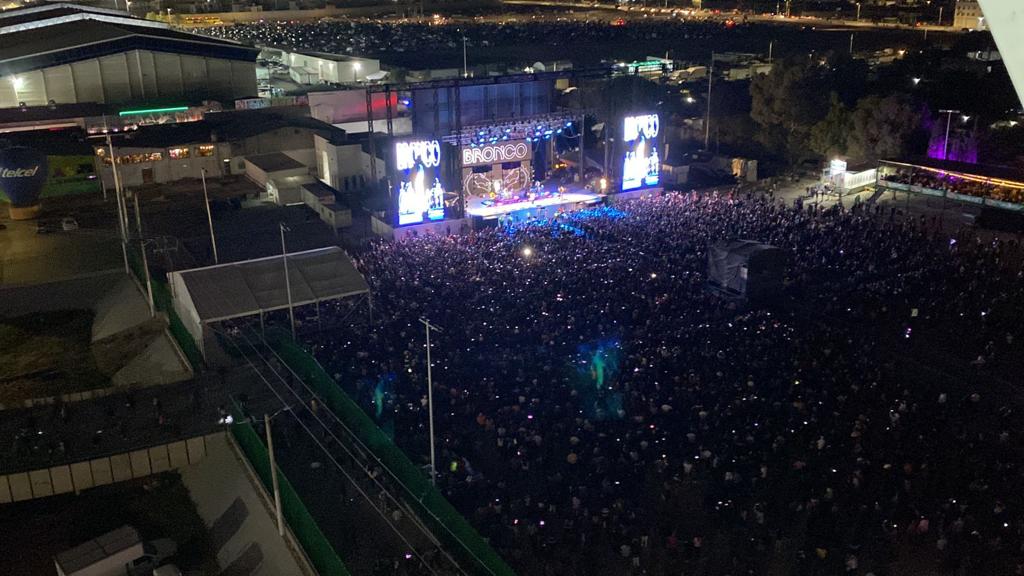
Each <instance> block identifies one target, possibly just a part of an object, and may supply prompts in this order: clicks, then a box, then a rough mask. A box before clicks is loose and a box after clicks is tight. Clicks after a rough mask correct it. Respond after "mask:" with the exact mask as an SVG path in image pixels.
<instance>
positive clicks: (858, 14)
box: [857, 2, 860, 22]
mask: <svg viewBox="0 0 1024 576" xmlns="http://www.w3.org/2000/svg"><path fill="white" fill-rule="evenodd" d="M857 22H860V2H857Z"/></svg>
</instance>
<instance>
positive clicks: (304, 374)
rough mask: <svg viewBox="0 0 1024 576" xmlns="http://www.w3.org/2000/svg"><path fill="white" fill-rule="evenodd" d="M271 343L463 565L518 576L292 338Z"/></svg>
mask: <svg viewBox="0 0 1024 576" xmlns="http://www.w3.org/2000/svg"><path fill="white" fill-rule="evenodd" d="M267 335H268V338H267V341H268V342H269V343H270V345H271V346H272V347H273V348H274V349H275V350H276V351H277V353H278V354H280V355H281V358H282V359H283V360H284V362H285V363H286V364H288V366H290V367H291V369H292V370H294V371H295V373H296V374H298V375H299V376H300V377H301V378H302V379H303V380H305V381H306V382H307V383H309V385H310V386H312V387H313V389H314V390H315V391H316V393H317V394H318V395H319V396H320V397H321V398H322V399H323V400H324V402H325V403H326V404H327V407H328V408H330V410H331V411H332V412H334V414H335V415H336V416H337V417H338V418H339V419H340V420H341V421H342V422H343V423H344V424H345V426H347V427H348V429H349V430H351V431H352V433H353V434H354V435H355V436H356V437H357V438H358V439H359V440H360V441H361V442H362V443H363V444H364V445H365V446H366V447H367V448H368V449H369V450H370V451H371V452H372V453H373V455H374V456H375V457H376V458H377V459H379V460H380V462H381V463H382V464H383V465H384V466H386V467H387V468H388V469H389V470H391V472H392V473H393V474H394V475H395V476H396V477H397V479H398V481H399V482H401V483H402V484H404V485H405V488H406V489H407V490H408V492H409V496H411V497H409V498H406V499H405V500H406V503H407V504H408V505H409V506H411V507H412V508H413V509H414V510H415V512H416V513H417V514H418V516H419V517H420V518H421V519H422V520H423V521H424V522H425V523H426V524H427V525H428V526H429V527H430V529H431V530H432V531H433V532H434V534H435V535H436V536H437V537H438V538H439V539H440V540H441V542H442V543H443V544H444V545H445V549H446V550H448V551H449V553H451V554H452V555H453V556H454V557H455V558H457V559H458V560H459V563H460V565H462V566H463V567H465V568H466V569H467V570H468V571H469V572H471V573H474V574H481V575H484V574H486V575H494V576H514V572H513V571H512V569H511V568H510V567H509V566H508V564H506V563H505V561H504V560H502V559H501V557H500V556H499V555H498V553H497V552H495V551H494V549H493V548H491V546H490V545H489V544H488V543H487V542H486V541H484V539H483V538H482V537H481V536H480V534H478V533H477V531H476V530H475V529H473V527H472V526H470V524H469V522H467V521H466V519H465V518H464V517H463V516H462V515H461V514H459V512H458V511H457V510H455V508H454V507H453V506H452V505H451V503H449V502H448V500H447V499H445V497H444V496H442V495H441V493H440V492H439V491H438V490H437V489H436V488H434V487H433V486H431V484H430V481H429V479H428V478H427V476H426V474H424V473H423V472H422V471H421V470H420V469H419V468H417V467H416V465H414V464H413V463H412V462H411V461H410V460H409V458H408V457H407V456H406V455H405V453H404V452H402V451H401V450H399V449H398V447H397V446H395V445H394V443H393V442H391V440H390V439H389V438H388V437H387V436H386V435H385V434H384V432H382V431H381V429H380V428H378V427H377V425H376V424H375V423H374V422H373V420H371V419H370V417H369V416H368V415H367V414H366V412H364V411H363V409H362V408H360V407H359V405H358V404H356V403H355V402H354V401H353V400H352V399H351V398H349V396H348V394H346V393H345V392H344V391H342V389H341V388H340V387H339V386H338V385H337V384H336V383H335V382H334V380H333V379H332V378H331V377H330V376H329V375H328V374H327V373H326V372H324V370H323V369H322V368H321V367H320V365H319V364H318V363H317V362H316V360H314V359H313V357H312V356H310V355H309V354H308V353H307V352H306V351H305V350H303V349H302V348H300V347H299V346H298V345H296V344H295V342H294V341H293V340H291V338H290V337H289V336H288V335H287V334H284V333H281V332H278V331H270V330H268V331H267Z"/></svg>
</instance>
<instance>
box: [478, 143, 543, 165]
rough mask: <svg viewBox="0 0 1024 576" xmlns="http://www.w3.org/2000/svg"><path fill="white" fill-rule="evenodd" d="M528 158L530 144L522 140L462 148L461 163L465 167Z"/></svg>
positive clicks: (519, 160) (518, 160)
mask: <svg viewBox="0 0 1024 576" xmlns="http://www.w3.org/2000/svg"><path fill="white" fill-rule="evenodd" d="M529 158H530V146H529V145H528V144H527V143H526V142H524V141H522V140H519V141H510V142H499V143H497V144H488V145H486V146H477V147H474V148H463V149H462V165H463V166H465V167H470V166H485V165H488V164H501V163H503V162H521V161H523V160H529Z"/></svg>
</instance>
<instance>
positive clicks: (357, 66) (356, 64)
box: [352, 62, 363, 84]
mask: <svg viewBox="0 0 1024 576" xmlns="http://www.w3.org/2000/svg"><path fill="white" fill-rule="evenodd" d="M362 67H363V65H362V64H360V63H359V62H353V63H352V83H353V84H355V83H357V82H359V78H358V74H359V70H360V69H361V68H362Z"/></svg>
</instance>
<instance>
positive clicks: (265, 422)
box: [263, 413, 284, 536]
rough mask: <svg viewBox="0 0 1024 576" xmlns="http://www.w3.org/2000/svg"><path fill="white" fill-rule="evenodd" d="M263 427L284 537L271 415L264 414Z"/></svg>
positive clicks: (278, 525)
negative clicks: (271, 430)
mask: <svg viewBox="0 0 1024 576" xmlns="http://www.w3.org/2000/svg"><path fill="white" fill-rule="evenodd" d="M263 427H264V428H266V432H267V454H268V455H269V456H270V479H271V484H272V485H273V487H274V510H275V512H276V513H277V535H278V536H284V517H283V516H282V515H281V487H280V486H279V484H278V481H277V460H276V459H275V458H274V437H273V435H272V434H271V433H270V414H267V413H264V414H263Z"/></svg>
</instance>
